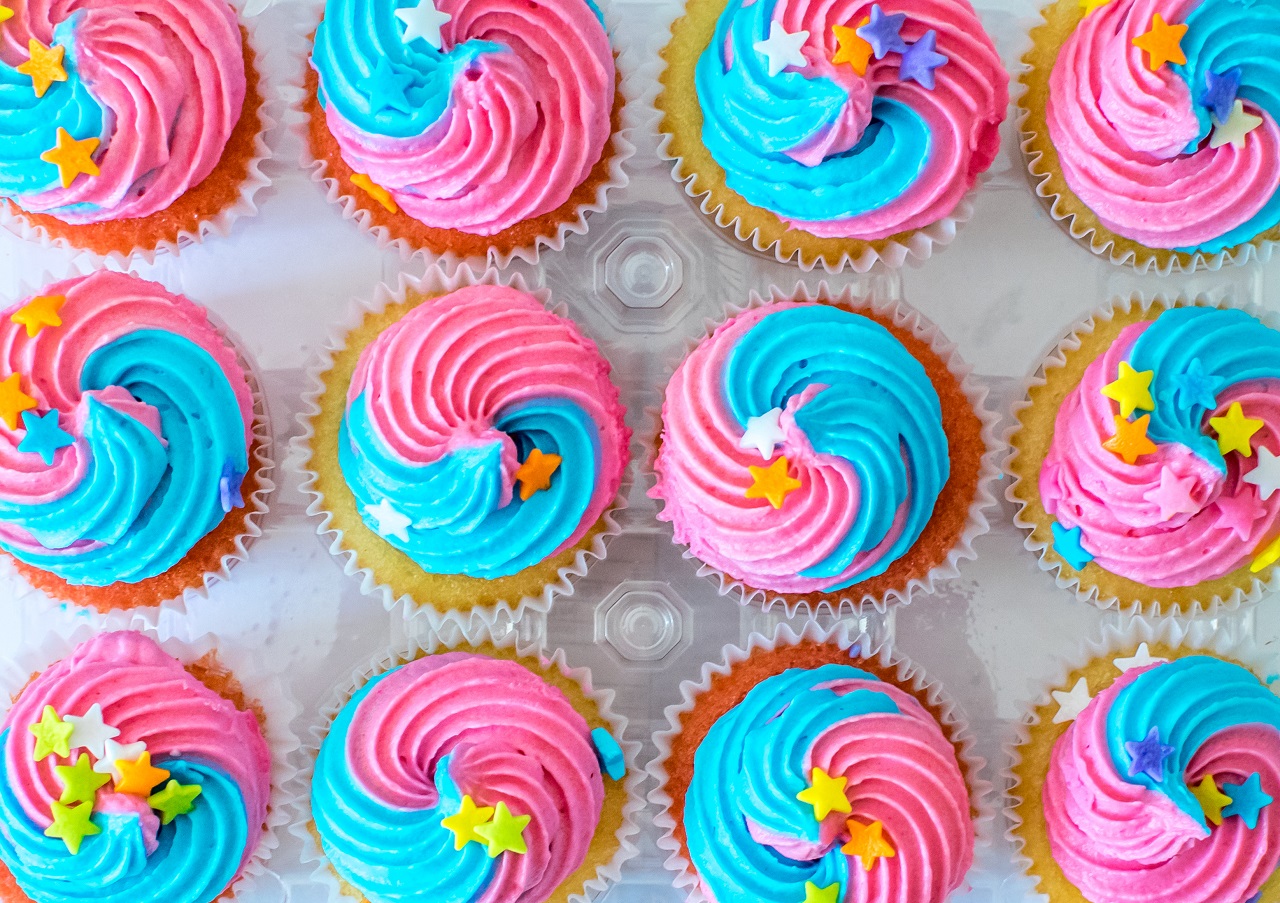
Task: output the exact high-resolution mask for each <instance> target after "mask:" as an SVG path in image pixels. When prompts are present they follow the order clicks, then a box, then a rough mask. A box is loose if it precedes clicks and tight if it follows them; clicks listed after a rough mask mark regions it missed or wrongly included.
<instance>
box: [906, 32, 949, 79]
mask: <svg viewBox="0 0 1280 903" xmlns="http://www.w3.org/2000/svg"><path fill="white" fill-rule="evenodd" d="M937 46H938V33H937V32H936V31H934V30H933V29H932V28H930V29H929V30H928V31H926V32H925V33H924V37H922V38H921V39H920V40H918V41H916V42H915V43H914V44H912V45H911V46H910V47H908V48H907V49H906V51H904V52H903V54H902V63H901V65H899V66H898V78H899V79H900V80H901V81H904V82H905V81H907V80H908V79H915V80H916V81H917V82H919V83H920V84H922V85H924V86H925V87H926V88H928V89H929V90H930V91H932V90H933V85H934V79H933V70H934V69H937V68H938V67H940V66H945V65H946V64H947V57H946V56H945V55H943V54H941V53H938V52H937Z"/></svg>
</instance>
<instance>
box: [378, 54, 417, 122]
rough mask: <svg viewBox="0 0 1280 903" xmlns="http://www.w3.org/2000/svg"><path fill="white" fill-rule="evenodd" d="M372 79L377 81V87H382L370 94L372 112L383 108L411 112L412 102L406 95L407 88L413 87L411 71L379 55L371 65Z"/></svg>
mask: <svg viewBox="0 0 1280 903" xmlns="http://www.w3.org/2000/svg"><path fill="white" fill-rule="evenodd" d="M372 81H374V82H377V83H379V85H378V87H381V88H382V90H381V91H374V92H373V93H372V95H371V97H372V100H371V105H372V106H373V110H372V112H374V113H381V112H382V111H383V110H396V111H399V112H401V113H412V112H413V102H412V101H410V100H409V96H408V91H409V89H410V88H412V87H413V74H412V73H410V72H407V71H405V70H403V69H397V68H396V67H395V66H392V65H391V62H390V61H389V60H388V59H387V58H386V57H385V56H381V57H378V62H377V64H376V65H375V66H374V67H373V78H372Z"/></svg>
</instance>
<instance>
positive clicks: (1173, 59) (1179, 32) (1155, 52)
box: [1133, 13, 1189, 72]
mask: <svg viewBox="0 0 1280 903" xmlns="http://www.w3.org/2000/svg"><path fill="white" fill-rule="evenodd" d="M1188 27H1189V26H1187V25H1185V24H1184V25H1170V24H1169V23H1168V22H1166V21H1165V20H1164V17H1163V16H1161V15H1160V14H1159V13H1156V14H1155V16H1154V17H1153V18H1152V20H1151V30H1150V31H1148V32H1147V33H1146V34H1142V35H1138V36H1137V37H1136V38H1134V39H1133V44H1134V46H1135V47H1140V48H1142V49H1143V50H1145V51H1146V52H1147V65H1148V66H1150V67H1151V71H1152V72H1158V71H1160V67H1162V66H1163V65H1164V64H1165V63H1177V64H1178V65H1179V66H1181V65H1183V64H1184V63H1186V61H1187V55H1186V54H1185V53H1183V52H1182V37H1183V35H1185V34H1186V33H1187V28H1188Z"/></svg>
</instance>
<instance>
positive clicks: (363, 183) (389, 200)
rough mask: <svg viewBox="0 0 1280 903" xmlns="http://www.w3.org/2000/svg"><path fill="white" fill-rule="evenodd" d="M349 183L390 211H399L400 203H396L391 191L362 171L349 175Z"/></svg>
mask: <svg viewBox="0 0 1280 903" xmlns="http://www.w3.org/2000/svg"><path fill="white" fill-rule="evenodd" d="M351 184H352V185H354V186H356V187H357V188H359V189H360V190H361V191H363V192H364V193H365V194H367V195H369V197H371V198H373V199H374V200H375V201H377V202H378V203H379V204H381V205H382V206H383V207H386V208H387V210H388V211H390V212H391V213H399V212H400V205H399V204H397V203H396V199H395V198H393V197H392V196H391V192H389V191H387V189H385V188H383V187H382V186H381V185H379V184H378V183H377V182H375V181H373V179H371V178H369V177H368V176H366V175H365V174H364V173H362V172H358V173H356V174H355V175H353V176H352V177H351Z"/></svg>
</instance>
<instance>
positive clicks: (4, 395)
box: [0, 373, 36, 430]
mask: <svg viewBox="0 0 1280 903" xmlns="http://www.w3.org/2000/svg"><path fill="white" fill-rule="evenodd" d="M35 406H36V400H35V399H34V398H32V397H31V396H30V395H28V394H27V393H26V392H23V391H22V378H21V377H20V376H18V374H16V373H11V374H9V376H8V377H6V378H5V380H4V382H0V417H2V418H4V422H5V424H6V425H7V426H8V427H9V429H11V430H16V429H17V428H18V417H19V416H20V415H21V414H22V412H23V411H30V410H31V409H32V408H34V407H35Z"/></svg>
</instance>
